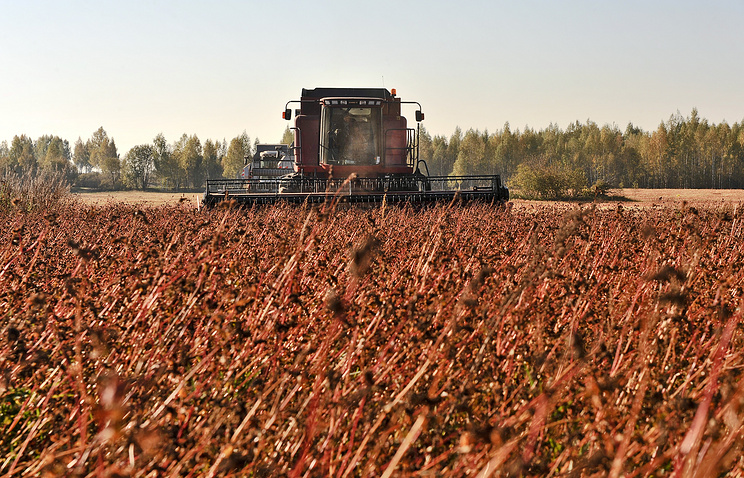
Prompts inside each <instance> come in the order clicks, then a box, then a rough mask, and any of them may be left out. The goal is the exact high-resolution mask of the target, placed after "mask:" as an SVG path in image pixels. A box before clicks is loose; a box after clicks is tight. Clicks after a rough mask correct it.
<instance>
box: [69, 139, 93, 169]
mask: <svg viewBox="0 0 744 478" xmlns="http://www.w3.org/2000/svg"><path fill="white" fill-rule="evenodd" d="M72 160H73V163H74V164H75V167H76V168H77V169H78V171H81V172H84V173H89V172H91V170H92V169H93V165H92V164H91V163H90V151H89V150H88V146H87V145H86V143H83V140H82V139H81V138H80V137H78V139H77V141H75V149H74V152H73V154H72Z"/></svg>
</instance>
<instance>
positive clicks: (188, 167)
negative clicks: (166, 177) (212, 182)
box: [173, 134, 204, 188]
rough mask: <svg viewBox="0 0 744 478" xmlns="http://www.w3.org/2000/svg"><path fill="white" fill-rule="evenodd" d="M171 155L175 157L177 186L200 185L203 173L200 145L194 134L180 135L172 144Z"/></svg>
mask: <svg viewBox="0 0 744 478" xmlns="http://www.w3.org/2000/svg"><path fill="white" fill-rule="evenodd" d="M173 157H174V158H175V160H176V162H177V164H178V169H179V176H180V178H181V181H179V186H184V187H187V188H195V187H201V186H202V182H203V178H204V174H203V170H202V162H203V158H202V146H201V141H199V138H198V137H197V136H196V135H192V136H188V135H186V134H184V135H183V136H181V139H179V140H178V141H177V142H176V144H175V145H174V146H173Z"/></svg>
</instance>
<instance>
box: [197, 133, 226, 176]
mask: <svg viewBox="0 0 744 478" xmlns="http://www.w3.org/2000/svg"><path fill="white" fill-rule="evenodd" d="M221 149H222V148H221V145H220V142H219V141H215V142H213V141H212V140H211V139H208V140H206V141H205V142H204V147H203V148H202V156H203V164H204V174H205V175H206V178H207V179H217V178H220V177H222V155H221Z"/></svg>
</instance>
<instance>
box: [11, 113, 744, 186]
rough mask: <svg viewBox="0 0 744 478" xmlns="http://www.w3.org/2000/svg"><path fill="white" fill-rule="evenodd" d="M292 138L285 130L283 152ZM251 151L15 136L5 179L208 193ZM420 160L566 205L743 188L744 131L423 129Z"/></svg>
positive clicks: (244, 141)
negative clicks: (599, 188)
mask: <svg viewBox="0 0 744 478" xmlns="http://www.w3.org/2000/svg"><path fill="white" fill-rule="evenodd" d="M291 140H292V134H291V131H290V130H289V128H287V129H285V131H284V135H283V137H282V140H281V142H282V143H290V142H291ZM256 144H258V139H256V141H255V142H253V143H251V139H250V137H249V136H248V135H247V134H246V133H245V132H243V133H242V134H241V135H239V136H236V137H235V138H233V139H232V140H231V141H229V142H228V141H226V140H222V141H219V140H209V139H208V140H206V141H204V142H202V141H201V140H200V139H199V138H198V137H197V136H196V135H191V136H189V135H187V134H184V135H182V136H181V137H180V138H178V139H177V140H175V141H173V142H170V143H169V142H167V141H166V138H165V137H164V136H163V134H158V135H157V136H156V137H155V138H154V139H153V141H152V143H147V144H141V145H137V146H134V147H133V148H131V149H130V150H129V151H128V152H127V153H126V154H124V155H123V157H120V155H119V153H118V151H117V148H116V143H115V141H114V139H113V138H111V137H109V135H108V134H107V133H106V131H105V130H104V129H103V127H101V128H99V129H98V130H97V131H95V132H94V133H93V134H92V135H91V137H90V138H89V139H88V140H86V141H83V140H82V139H81V138H78V140H77V141H76V142H75V143H74V144H73V145H72V146H71V145H70V143H69V142H68V141H67V140H64V139H62V138H59V137H58V136H51V135H45V136H42V137H40V138H38V139H37V140H35V141H34V140H32V139H31V138H29V137H28V136H26V135H20V136H15V137H14V138H13V140H12V141H11V143H10V145H9V144H8V143H7V142H6V141H3V142H2V143H0V171H5V172H8V171H10V172H14V173H29V172H30V173H35V172H37V171H39V170H51V171H59V172H62V173H64V174H65V175H66V176H67V177H68V178H69V180H70V181H71V182H73V183H76V184H78V185H81V186H89V187H104V188H121V187H131V188H138V189H145V188H149V187H160V188H167V189H194V188H201V187H203V185H204V181H205V180H206V179H213V178H222V177H226V178H234V177H236V176H237V174H238V173H239V171H240V170H241V169H242V167H243V164H244V160H243V158H244V157H245V156H249V157H250V156H252V155H253V152H254V151H255V147H256ZM419 150H420V157H421V159H423V160H425V161H426V163H427V166H428V169H429V173H430V174H431V175H453V174H454V175H468V174H501V176H502V178H503V179H504V181H505V182H506V183H507V184H508V185H509V186H511V187H514V186H516V187H517V188H519V189H530V188H536V189H540V191H537V192H538V193H539V194H542V195H555V196H559V195H563V194H565V193H566V192H569V193H572V192H573V193H575V192H576V191H579V190H581V189H582V188H583V189H586V188H589V187H591V186H592V185H598V184H603V185H606V186H610V187H638V188H742V187H744V123H734V124H733V125H729V124H728V123H726V122H722V123H720V124H712V123H709V122H708V121H707V120H705V119H701V118H700V117H699V115H698V111H697V110H696V109H693V110H692V112H691V114H690V115H689V116H688V117H683V116H682V115H681V114H680V113H679V112H678V113H677V114H674V115H672V116H671V117H670V118H669V119H668V120H667V121H664V122H661V123H660V124H659V126H658V128H657V129H656V130H654V131H651V132H646V131H643V130H642V129H641V128H638V127H636V126H634V125H633V124H628V125H627V127H626V128H625V130H624V131H621V130H620V128H619V127H618V126H616V125H604V126H601V127H600V126H599V125H597V124H596V123H594V122H592V121H587V122H586V123H580V122H578V121H576V122H574V123H571V124H569V125H568V127H567V128H566V129H561V128H559V127H558V126H556V125H553V124H551V125H549V126H548V127H547V128H544V129H541V130H535V129H532V128H529V127H525V128H524V129H523V130H519V129H517V130H515V131H512V130H511V127H510V125H509V123H506V124H505V125H504V127H503V128H502V129H500V130H498V131H496V132H494V133H490V132H488V131H487V130H486V131H483V132H481V131H479V130H477V129H469V130H467V131H466V132H464V133H463V132H462V130H461V129H460V128H459V127H457V128H456V129H455V131H454V132H453V133H452V134H451V135H450V136H449V137H447V136H443V135H434V136H432V135H431V134H429V132H428V131H426V129H425V128H424V127H423V126H422V128H421V135H420V142H419Z"/></svg>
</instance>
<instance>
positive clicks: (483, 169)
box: [452, 128, 491, 176]
mask: <svg viewBox="0 0 744 478" xmlns="http://www.w3.org/2000/svg"><path fill="white" fill-rule="evenodd" d="M487 134H488V133H486V135H487ZM490 172H491V168H490V165H489V164H488V161H487V159H486V141H484V136H483V135H482V134H481V133H480V132H479V131H478V130H474V129H472V128H471V129H469V130H467V132H466V133H465V136H464V137H463V138H462V141H461V142H460V146H459V148H458V153H457V160H456V161H455V164H454V166H453V168H452V174H454V175H455V176H465V175H470V174H489V173H490Z"/></svg>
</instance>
